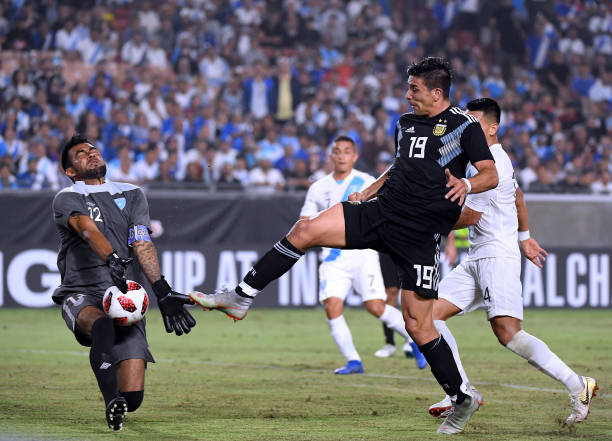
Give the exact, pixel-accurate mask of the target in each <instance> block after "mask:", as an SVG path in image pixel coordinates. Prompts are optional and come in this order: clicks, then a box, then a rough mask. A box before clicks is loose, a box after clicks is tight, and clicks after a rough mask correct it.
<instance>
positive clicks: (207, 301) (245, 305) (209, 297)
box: [189, 288, 253, 320]
mask: <svg viewBox="0 0 612 441" xmlns="http://www.w3.org/2000/svg"><path fill="white" fill-rule="evenodd" d="M189 297H190V298H191V300H193V301H194V302H195V303H197V304H198V305H200V306H201V307H202V308H204V309H206V310H208V309H217V310H219V311H221V312H224V313H225V314H227V316H228V317H230V318H233V319H234V320H242V319H243V318H245V317H246V315H247V313H248V312H249V307H250V306H251V303H253V297H248V296H241V295H239V294H238V293H237V292H236V290H235V289H232V290H230V289H227V288H223V289H221V290H219V291H217V292H215V293H214V294H204V293H201V292H199V291H194V292H190V293H189Z"/></svg>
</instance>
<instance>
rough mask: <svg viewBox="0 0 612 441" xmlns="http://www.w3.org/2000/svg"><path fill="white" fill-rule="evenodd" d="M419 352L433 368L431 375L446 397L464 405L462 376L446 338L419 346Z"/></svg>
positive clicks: (439, 338)
mask: <svg viewBox="0 0 612 441" xmlns="http://www.w3.org/2000/svg"><path fill="white" fill-rule="evenodd" d="M419 350H420V351H421V352H422V353H423V355H424V356H425V359H426V360H427V363H429V366H430V367H431V373H432V374H433V375H434V377H436V380H438V383H439V384H440V386H442V389H444V392H446V395H448V396H449V397H451V398H453V397H456V398H455V400H456V401H455V402H456V403H457V404H461V403H463V400H465V397H466V395H465V394H464V393H463V392H462V391H461V384H462V382H461V375H460V374H459V370H458V369H457V364H456V363H455V359H454V358H453V353H452V351H451V349H450V347H449V346H448V343H446V340H444V337H442V336H440V337H438V338H436V339H434V340H432V341H430V342H428V343H425V344H424V345H422V346H419Z"/></svg>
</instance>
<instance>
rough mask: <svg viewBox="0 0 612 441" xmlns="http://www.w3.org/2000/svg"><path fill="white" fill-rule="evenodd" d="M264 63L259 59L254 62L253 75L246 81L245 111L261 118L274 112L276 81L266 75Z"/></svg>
mask: <svg viewBox="0 0 612 441" xmlns="http://www.w3.org/2000/svg"><path fill="white" fill-rule="evenodd" d="M265 75H266V70H265V66H264V64H263V63H262V62H261V61H259V60H257V61H255V63H254V64H253V76H252V77H249V78H247V79H246V81H245V82H244V101H245V111H246V112H247V113H250V114H251V115H252V116H253V118H255V119H261V118H263V117H264V116H266V115H268V113H270V112H273V107H272V106H273V104H274V103H273V98H272V91H273V87H274V82H273V80H272V79H271V78H269V77H267V76H265Z"/></svg>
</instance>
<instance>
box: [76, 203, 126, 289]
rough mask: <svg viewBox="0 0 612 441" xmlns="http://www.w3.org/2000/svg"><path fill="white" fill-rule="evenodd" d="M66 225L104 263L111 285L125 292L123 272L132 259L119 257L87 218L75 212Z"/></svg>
mask: <svg viewBox="0 0 612 441" xmlns="http://www.w3.org/2000/svg"><path fill="white" fill-rule="evenodd" d="M68 225H69V226H70V228H72V229H73V230H74V231H75V232H76V233H77V234H78V235H79V236H80V237H81V238H82V239H83V240H84V241H85V242H87V243H88V244H89V246H90V247H91V249H92V250H94V252H95V253H96V254H97V255H98V256H100V259H102V260H103V261H105V262H106V265H107V266H108V268H109V270H110V275H111V278H112V279H113V283H114V284H115V285H116V286H117V288H119V289H120V290H121V291H122V292H127V281H126V277H125V271H126V268H127V266H128V265H129V263H130V262H131V261H132V259H131V258H123V257H119V256H118V255H117V253H116V252H115V251H114V250H113V247H112V246H111V244H110V242H109V241H108V239H107V238H106V237H104V235H103V234H102V232H101V231H100V230H99V229H98V226H97V225H96V223H95V222H94V221H93V219H92V218H90V217H89V216H87V215H85V214H81V213H77V212H75V213H72V214H71V215H70V217H69V219H68Z"/></svg>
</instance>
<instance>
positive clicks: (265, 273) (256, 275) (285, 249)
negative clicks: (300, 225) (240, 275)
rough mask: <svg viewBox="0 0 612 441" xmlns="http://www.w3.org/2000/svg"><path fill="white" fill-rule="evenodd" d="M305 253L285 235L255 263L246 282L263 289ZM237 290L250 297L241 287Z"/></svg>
mask: <svg viewBox="0 0 612 441" xmlns="http://www.w3.org/2000/svg"><path fill="white" fill-rule="evenodd" d="M303 255H304V252H303V251H300V250H298V249H297V248H296V247H294V246H293V245H292V244H291V242H289V241H288V240H287V238H286V237H283V239H282V240H280V241H279V242H276V243H275V244H274V246H273V247H272V249H271V250H270V251H268V252H267V253H266V254H264V256H263V257H262V258H261V259H259V260H258V261H257V262H256V263H255V265H253V268H251V270H250V271H249V272H248V273H247V275H246V276H244V279H243V280H244V283H246V284H247V285H249V286H250V287H251V288H254V289H256V290H258V291H261V290H262V289H264V288H265V287H266V285H267V284H268V283H270V282H271V281H273V280H274V279H278V278H279V277H280V276H282V275H283V274H285V273H286V272H287V271H289V270H290V269H291V267H292V266H293V264H294V263H295V262H297V261H298V260H299V259H300V257H302V256H303ZM236 292H237V293H238V294H239V295H241V296H243V297H250V296H248V295H247V294H245V293H244V292H242V289H240V287H237V288H236Z"/></svg>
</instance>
